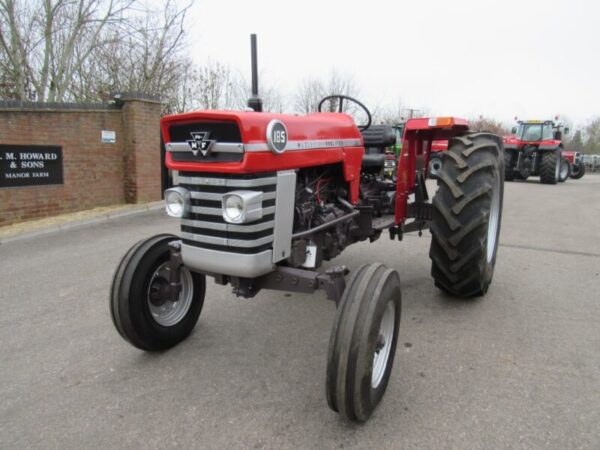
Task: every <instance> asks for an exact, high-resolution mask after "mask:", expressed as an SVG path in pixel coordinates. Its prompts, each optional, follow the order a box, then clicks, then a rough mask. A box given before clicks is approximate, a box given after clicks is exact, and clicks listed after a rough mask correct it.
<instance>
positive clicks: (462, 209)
mask: <svg viewBox="0 0 600 450" xmlns="http://www.w3.org/2000/svg"><path fill="white" fill-rule="evenodd" d="M501 152H502V150H501V147H500V145H499V144H498V141H497V138H496V136H495V135H493V134H489V133H473V134H468V135H465V136H461V137H457V138H453V139H451V140H450V146H449V148H448V150H447V151H446V152H444V165H443V167H442V170H441V171H440V173H439V175H438V191H437V193H436V195H435V197H434V198H433V218H432V221H431V224H430V229H431V235H432V240H431V247H430V250H429V256H430V258H431V261H432V262H431V275H432V276H433V278H434V280H435V284H436V286H437V287H439V288H440V289H442V290H443V291H444V292H446V293H448V294H451V295H456V296H458V297H473V296H478V295H484V294H485V293H486V292H487V290H488V287H489V285H490V283H491V281H492V275H493V273H494V266H495V263H496V253H497V250H498V237H499V234H500V222H501V219H502V200H503V196H504V157H503V155H502V153H501Z"/></svg>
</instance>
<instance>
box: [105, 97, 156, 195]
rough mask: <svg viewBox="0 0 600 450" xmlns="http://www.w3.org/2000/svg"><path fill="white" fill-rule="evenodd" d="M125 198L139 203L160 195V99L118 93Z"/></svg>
mask: <svg viewBox="0 0 600 450" xmlns="http://www.w3.org/2000/svg"><path fill="white" fill-rule="evenodd" d="M115 98H116V99H117V101H119V102H122V103H123V162H124V171H125V174H124V175H125V176H124V179H125V186H124V188H125V201H126V202H127V203H142V202H149V201H155V200H160V198H161V158H160V126H159V124H160V111H161V104H160V101H159V100H157V99H153V98H148V97H144V96H136V95H128V94H121V95H119V96H117V97H115Z"/></svg>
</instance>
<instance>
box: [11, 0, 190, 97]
mask: <svg viewBox="0 0 600 450" xmlns="http://www.w3.org/2000/svg"><path fill="white" fill-rule="evenodd" d="M188 8H189V5H188V6H184V7H179V6H178V4H177V1H176V0H167V1H166V2H165V3H164V4H163V6H162V9H160V10H158V11H153V10H150V9H148V8H144V7H143V5H142V4H141V3H140V0H32V1H29V2H27V1H24V0H0V69H1V70H2V73H3V77H2V79H1V80H0V95H2V96H3V97H5V98H14V99H18V100H38V101H58V102H60V101H70V100H75V101H94V100H100V99H102V98H105V97H106V96H107V95H108V93H109V92H110V91H115V90H128V91H140V92H144V93H149V94H156V95H162V96H166V97H167V98H169V99H171V98H174V97H175V96H176V95H177V92H179V86H180V84H181V82H182V81H183V80H184V77H183V74H185V73H186V71H187V70H188V68H189V67H188V66H189V61H186V59H185V58H184V57H183V56H182V54H183V35H184V26H183V24H184V20H185V15H186V12H187V10H188ZM168 103H169V102H168Z"/></svg>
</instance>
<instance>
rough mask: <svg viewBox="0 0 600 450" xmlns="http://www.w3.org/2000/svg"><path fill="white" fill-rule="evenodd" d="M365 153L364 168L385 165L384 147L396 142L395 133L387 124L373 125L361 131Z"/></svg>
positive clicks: (377, 167) (376, 168) (378, 167)
mask: <svg viewBox="0 0 600 450" xmlns="http://www.w3.org/2000/svg"><path fill="white" fill-rule="evenodd" d="M362 136H363V141H364V145H365V154H364V156H363V159H362V167H363V168H364V169H375V170H378V169H382V168H383V166H384V165H385V148H386V147H388V146H390V145H394V144H395V143H396V133H395V132H394V129H393V128H392V127H390V126H388V125H373V126H372V127H369V128H367V129H366V130H364V131H362Z"/></svg>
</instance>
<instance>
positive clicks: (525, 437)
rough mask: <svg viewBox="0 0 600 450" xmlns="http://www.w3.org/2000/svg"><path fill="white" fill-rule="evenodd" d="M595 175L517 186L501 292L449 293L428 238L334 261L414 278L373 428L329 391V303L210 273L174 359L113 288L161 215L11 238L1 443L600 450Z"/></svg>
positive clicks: (1, 295) (5, 263)
mask: <svg viewBox="0 0 600 450" xmlns="http://www.w3.org/2000/svg"><path fill="white" fill-rule="evenodd" d="M599 225H600V176H586V177H584V178H583V179H582V180H579V181H575V180H569V181H567V183H565V184H560V185H557V186H544V185H540V184H539V183H538V182H537V181H535V182H528V183H518V182H515V183H508V184H507V185H506V195H505V208H504V217H503V223H502V230H501V239H500V245H501V247H500V249H499V254H498V263H497V267H496V273H495V277H494V282H493V285H492V287H491V289H490V291H489V293H488V294H487V296H486V297H484V298H482V299H479V300H469V301H464V300H456V299H452V298H448V297H446V296H444V295H442V294H441V293H440V292H438V290H437V289H436V288H435V287H434V285H433V283H432V280H431V278H430V275H429V258H428V248H429V239H430V237H429V233H428V232H427V233H426V234H424V236H423V237H422V238H420V239H419V238H418V237H416V236H407V237H406V238H405V240H404V241H403V242H401V243H398V242H394V243H391V242H390V241H389V240H388V238H387V237H383V238H382V239H380V240H379V241H377V242H376V243H374V244H368V243H364V244H358V245H355V246H353V247H351V248H349V249H347V250H346V251H345V252H344V253H343V254H342V255H341V256H340V257H338V258H337V259H336V260H335V261H334V263H335V264H345V265H347V266H349V267H350V268H354V267H357V266H358V265H360V264H362V263H366V262H370V261H382V262H384V263H385V264H388V265H389V266H391V267H394V268H396V269H397V270H398V271H399V273H400V276H401V279H402V282H403V312H402V325H401V330H400V344H399V348H398V351H397V355H396V364H395V367H394V371H393V373H392V378H391V381H390V384H389V387H388V391H387V394H386V396H385V398H384V400H383V402H382V403H381V405H380V407H379V409H378V410H377V411H376V413H375V415H374V416H373V417H372V419H371V420H370V422H368V423H367V424H365V425H362V426H357V425H353V424H349V423H346V422H344V421H342V420H341V419H340V418H339V417H338V416H337V415H336V414H334V413H333V412H331V411H330V410H329V409H328V407H327V403H326V401H325V395H324V390H325V387H324V378H325V367H326V355H327V345H328V340H329V333H330V327H331V324H332V320H333V316H334V304H333V303H332V302H329V301H328V300H326V299H325V298H324V295H323V294H318V295H313V296H310V295H300V294H292V295H289V294H285V293H283V292H266V291H265V292H263V293H261V294H260V295H259V296H258V297H257V298H255V299H253V300H244V299H236V298H235V297H233V296H232V295H231V293H230V289H229V288H227V287H219V286H215V285H214V283H212V282H210V283H209V285H208V296H207V301H206V303H205V307H204V310H203V312H202V316H201V317H200V321H199V323H198V325H197V326H196V329H195V332H194V333H193V335H192V336H191V337H190V338H189V339H188V340H187V341H185V342H184V343H182V344H181V345H179V346H178V347H176V348H174V349H172V350H170V351H168V352H165V353H161V354H146V353H143V352H141V351H139V350H137V349H135V348H133V347H131V346H130V345H129V344H127V343H126V342H125V341H123V340H122V339H121V338H120V337H119V335H118V334H117V332H116V331H115V329H114V328H113V325H112V323H111V320H110V316H109V312H108V303H107V302H108V300H107V297H108V288H109V285H110V281H111V276H112V272H113V270H114V268H115V267H116V265H117V263H118V261H119V259H120V258H121V256H122V255H123V253H124V252H125V251H126V249H127V248H128V247H129V246H131V245H132V244H133V243H134V242H136V241H137V240H139V239H142V238H145V237H147V236H150V235H152V234H156V233H162V232H169V231H171V232H176V231H177V223H176V221H175V220H173V219H168V218H166V217H163V216H162V215H161V214H158V213H150V214H145V215H142V216H137V217H133V218H124V219H119V220H115V221H113V222H110V223H104V224H101V225H97V226H94V227H91V228H86V229H79V230H74V231H70V232H61V233H59V234H54V235H50V236H45V237H38V238H32V239H29V240H24V241H19V242H11V243H7V244H4V245H2V246H0V281H1V284H0V286H1V288H0V342H1V345H0V448H6V449H15V448H40V449H41V448H44V449H46V448H61V449H65V448H72V449H82V448H103V449H104V448H111V449H118V448H144V449H150V448H174V447H179V448H220V449H221V448H263V447H266V448H277V449H282V448H342V447H343V448H373V449H384V448H420V449H424V448H427V449H433V448H459V449H468V448H484V449H489V448H556V449H565V448H590V449H591V448H594V449H598V448H600V276H599V272H600V226H599Z"/></svg>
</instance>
